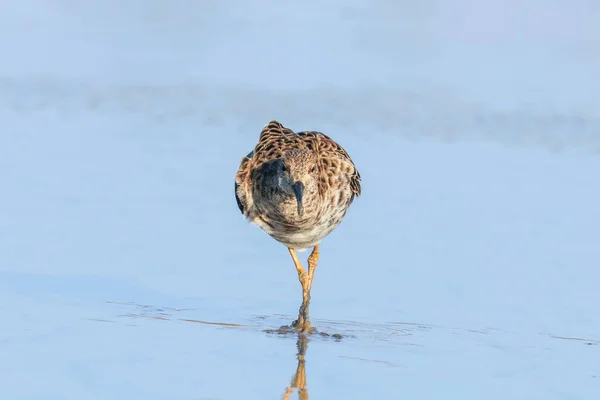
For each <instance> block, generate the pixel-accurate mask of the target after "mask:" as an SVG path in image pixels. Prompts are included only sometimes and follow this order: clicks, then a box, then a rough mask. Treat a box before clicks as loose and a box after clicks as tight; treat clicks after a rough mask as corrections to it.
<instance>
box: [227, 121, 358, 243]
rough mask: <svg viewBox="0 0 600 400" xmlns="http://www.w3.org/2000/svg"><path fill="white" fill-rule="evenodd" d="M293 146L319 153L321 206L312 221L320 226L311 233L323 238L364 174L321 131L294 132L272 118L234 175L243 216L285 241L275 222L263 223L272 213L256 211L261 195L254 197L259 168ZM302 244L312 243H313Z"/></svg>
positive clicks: (346, 204)
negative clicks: (270, 223)
mask: <svg viewBox="0 0 600 400" xmlns="http://www.w3.org/2000/svg"><path fill="white" fill-rule="evenodd" d="M293 149H301V150H309V151H311V152H313V153H314V154H315V156H316V157H315V159H316V167H317V170H318V172H317V175H318V192H319V193H318V194H319V201H320V202H322V206H321V207H320V208H319V215H318V216H317V217H318V218H317V217H315V218H317V219H316V220H315V221H313V223H312V225H321V226H313V227H312V228H313V230H315V229H316V230H315V231H314V232H312V236H313V237H315V238H314V239H315V240H318V241H320V240H321V239H322V237H324V236H326V235H327V234H329V233H330V232H331V231H332V230H333V229H335V227H337V225H338V224H339V223H340V222H341V219H342V218H343V216H344V215H345V213H346V210H347V208H348V207H349V206H350V204H351V203H352V201H353V200H354V198H355V197H356V196H359V195H360V194H361V185H360V180H361V178H360V174H359V172H358V170H357V169H356V166H355V165H354V162H353V161H352V159H351V158H350V156H349V155H348V153H347V152H346V151H345V150H344V149H343V148H342V147H341V146H340V145H339V144H337V143H336V142H335V141H333V140H332V139H331V138H329V137H328V136H327V135H325V134H323V133H321V132H317V131H304V132H297V133H295V132H294V131H292V130H291V129H289V128H286V127H284V126H283V125H282V124H281V123H279V122H277V121H270V122H269V123H268V124H267V125H266V126H265V127H264V128H263V130H262V131H261V133H260V136H259V139H258V143H257V144H256V146H255V148H254V150H253V151H252V152H250V153H249V154H248V155H247V156H246V157H244V158H243V159H242V162H241V164H240V167H239V169H238V171H237V174H236V177H235V195H236V200H237V204H238V207H239V208H240V211H241V212H242V213H243V214H244V216H246V217H247V218H248V219H250V220H251V221H252V222H255V223H257V224H258V225H259V226H261V227H262V228H263V229H264V230H265V231H267V232H268V233H269V234H271V236H273V237H275V239H277V240H280V241H282V242H285V240H287V239H285V238H281V237H280V238H278V237H277V235H276V234H275V235H274V234H273V232H272V231H273V227H272V226H269V227H265V226H264V223H263V222H262V221H261V219H263V218H268V217H269V216H268V215H266V216H265V215H260V213H258V212H257V207H255V202H256V201H260V199H255V198H254V197H255V194H254V190H253V189H254V185H255V183H256V180H257V177H256V173H257V172H260V168H261V166H263V165H264V164H265V163H268V162H270V161H273V160H277V159H281V158H282V157H283V156H284V154H286V153H287V152H289V151H290V150H293ZM287 225H289V223H287ZM325 225H326V226H325ZM265 228H266V229H265ZM292 228H295V229H298V228H299V227H292ZM275 230H277V229H275ZM284 236H285V235H284ZM312 241H314V240H312ZM290 244H293V243H286V245H290ZM303 244H309V245H312V243H303ZM291 247H293V246H291ZM306 247H309V246H306Z"/></svg>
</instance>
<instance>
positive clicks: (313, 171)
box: [310, 165, 317, 174]
mask: <svg viewBox="0 0 600 400" xmlns="http://www.w3.org/2000/svg"><path fill="white" fill-rule="evenodd" d="M310 172H311V173H312V174H314V173H316V172H317V166H316V165H315V166H313V167H312V168H311V169H310Z"/></svg>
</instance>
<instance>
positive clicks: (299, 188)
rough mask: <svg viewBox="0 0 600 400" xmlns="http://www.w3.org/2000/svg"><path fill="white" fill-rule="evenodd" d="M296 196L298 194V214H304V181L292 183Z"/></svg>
mask: <svg viewBox="0 0 600 400" xmlns="http://www.w3.org/2000/svg"><path fill="white" fill-rule="evenodd" d="M292 190H293V191H294V196H296V202H297V203H298V215H299V216H302V195H303V194H304V184H303V183H302V182H296V183H294V184H293V185H292Z"/></svg>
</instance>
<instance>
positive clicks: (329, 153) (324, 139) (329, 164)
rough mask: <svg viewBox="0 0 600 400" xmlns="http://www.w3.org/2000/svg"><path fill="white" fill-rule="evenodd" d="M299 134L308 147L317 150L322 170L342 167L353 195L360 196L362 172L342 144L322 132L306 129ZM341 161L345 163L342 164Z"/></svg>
mask: <svg viewBox="0 0 600 400" xmlns="http://www.w3.org/2000/svg"><path fill="white" fill-rule="evenodd" d="M297 135H299V136H300V137H302V138H303V140H304V141H305V142H306V144H307V147H308V148H310V149H311V150H314V151H316V152H317V154H318V155H319V164H320V165H319V167H320V168H321V171H327V170H329V169H331V168H340V169H341V170H342V171H343V173H345V174H346V175H347V176H348V181H349V182H350V189H351V190H352V194H353V196H356V197H358V196H360V194H361V185H360V181H361V178H360V173H359V172H358V169H357V168H356V165H354V161H352V158H350V155H349V154H348V153H347V152H346V150H344V148H343V147H342V146H340V145H339V144H337V143H336V142H335V141H334V140H333V139H331V138H330V137H329V136H327V135H325V134H324V133H322V132H317V131H305V132H298V133H297ZM336 161H337V162H336ZM339 161H341V163H342V164H343V165H340V163H339Z"/></svg>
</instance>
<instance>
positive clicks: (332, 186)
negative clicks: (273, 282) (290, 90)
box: [235, 120, 361, 333]
mask: <svg viewBox="0 0 600 400" xmlns="http://www.w3.org/2000/svg"><path fill="white" fill-rule="evenodd" d="M360 195H361V176H360V173H359V172H358V169H357V168H356V166H355V165H354V162H353V161H352V159H351V158H350V155H349V154H348V153H347V152H346V150H344V148H343V147H342V146H340V145H339V144H338V143H336V142H335V141H334V140H333V139H331V138H329V136H327V135H325V134H324V133H322V132H318V131H302V132H294V131H293V130H292V129H290V128H287V127H285V126H284V125H283V124H281V123H280V122H278V121H277V120H271V121H269V122H268V123H267V124H266V125H265V126H264V127H263V129H262V131H261V132H260V135H259V138H258V143H257V144H256V146H255V147H254V149H253V150H252V151H251V152H250V153H248V154H247V155H246V156H245V157H242V160H241V162H240V165H239V168H238V170H237V172H236V175H235V198H236V201H237V205H238V207H239V209H240V212H241V213H242V214H243V216H244V217H245V218H246V219H247V220H248V221H249V222H251V223H252V224H255V225H257V226H259V227H260V228H261V229H262V230H263V231H264V232H266V233H267V234H268V235H270V236H271V237H272V238H273V239H275V240H276V241H278V242H279V243H281V244H283V245H285V246H286V247H287V249H288V251H289V254H290V256H291V258H292V260H293V262H294V266H295V267H296V272H297V273H298V280H299V281H300V284H301V286H302V304H301V306H300V308H299V311H298V319H297V320H295V321H294V322H292V324H291V326H289V327H287V328H289V329H290V331H295V332H306V333H312V332H315V331H316V329H315V328H313V327H312V325H311V322H310V318H309V306H310V291H311V288H312V282H313V277H314V274H315V269H316V268H317V264H318V262H319V246H320V244H321V241H322V240H323V239H324V238H325V237H326V236H327V235H329V234H330V233H331V232H333V231H334V230H335V229H336V228H337V227H338V225H339V224H340V223H341V222H342V220H343V219H344V216H345V215H346V212H347V210H348V208H349V207H350V205H351V204H352V202H353V201H354V199H355V198H357V197H359V196H360ZM310 248H312V249H313V250H312V252H311V253H310V255H309V256H308V260H307V261H308V270H305V269H304V267H303V266H302V263H301V262H300V259H299V258H298V255H297V253H296V251H297V250H298V251H304V250H307V249H310ZM282 328H283V327H282Z"/></svg>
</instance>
